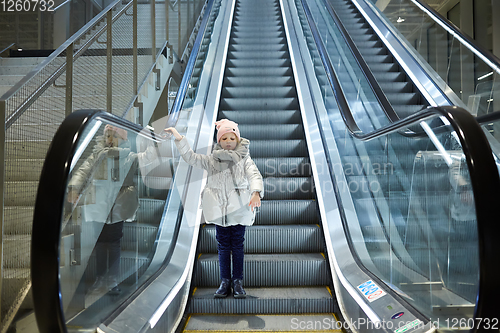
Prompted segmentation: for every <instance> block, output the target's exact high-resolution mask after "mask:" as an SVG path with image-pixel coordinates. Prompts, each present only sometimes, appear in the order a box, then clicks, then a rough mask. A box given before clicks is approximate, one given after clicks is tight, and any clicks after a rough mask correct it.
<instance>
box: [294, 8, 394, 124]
mask: <svg viewBox="0 0 500 333" xmlns="http://www.w3.org/2000/svg"><path fill="white" fill-rule="evenodd" d="M307 3H308V5H309V8H310V11H311V15H312V17H313V19H314V22H315V24H316V26H317V28H318V32H319V34H320V37H321V40H322V42H323V45H324V46H325V48H326V51H327V56H328V59H329V61H330V63H331V64H332V66H333V67H334V70H335V75H336V76H337V78H338V80H339V83H340V85H341V87H342V90H343V91H344V94H345V96H346V99H347V103H348V104H349V107H350V109H351V111H352V114H353V117H354V120H355V121H356V123H357V124H358V127H359V128H360V130H362V131H363V132H365V133H369V132H372V131H374V130H376V129H377V128H380V127H382V126H384V125H387V124H388V123H389V119H388V117H387V115H386V114H385V112H384V110H383V108H382V107H381V105H380V103H379V101H378V99H377V97H376V96H375V94H374V92H373V90H372V89H371V87H370V84H369V82H368V80H367V78H366V76H365V75H364V74H363V71H362V69H361V67H360V65H359V63H358V62H357V61H356V58H355V57H354V56H353V53H352V51H351V49H350V48H349V45H348V44H347V42H346V41H345V39H344V37H343V36H342V34H341V31H340V30H339V27H338V26H337V25H336V23H335V21H334V20H333V19H332V17H331V16H330V14H329V12H328V9H327V8H326V5H325V3H324V2H323V1H322V0H308V1H307ZM298 4H300V2H299V3H298ZM311 56H312V57H313V59H315V63H316V64H317V65H316V68H318V67H319V66H321V61H320V59H319V57H318V56H317V55H316V54H314V53H312V54H311ZM318 69H319V70H320V71H322V69H321V68H318ZM319 82H320V84H321V85H326V86H329V83H328V80H327V79H326V76H325V77H323V78H322V79H321V80H319ZM327 90H329V88H327ZM323 94H325V103H327V104H328V105H333V104H336V101H335V98H334V96H333V95H330V96H326V95H327V93H326V90H325V91H323Z"/></svg>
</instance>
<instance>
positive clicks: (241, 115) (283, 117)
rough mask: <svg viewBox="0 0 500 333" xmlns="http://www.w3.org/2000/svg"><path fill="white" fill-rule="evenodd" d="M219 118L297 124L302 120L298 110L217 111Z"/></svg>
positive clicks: (256, 122)
mask: <svg viewBox="0 0 500 333" xmlns="http://www.w3.org/2000/svg"><path fill="white" fill-rule="evenodd" d="M219 112H220V115H221V118H227V119H231V120H233V121H235V122H237V123H238V124H240V125H241V124H258V123H264V124H298V123H301V122H302V118H301V115H300V111H298V110H267V111H256V110H252V111H250V110H238V111H229V110H221V111H219Z"/></svg>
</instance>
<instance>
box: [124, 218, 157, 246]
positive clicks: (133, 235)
mask: <svg viewBox="0 0 500 333" xmlns="http://www.w3.org/2000/svg"><path fill="white" fill-rule="evenodd" d="M158 222H159V221H158ZM157 234H158V227H155V226H152V225H147V224H141V223H125V225H124V226H123V237H122V241H121V248H122V250H130V251H134V250H137V251H139V252H149V251H151V249H152V247H153V245H154V243H155V241H156V236H157Z"/></svg>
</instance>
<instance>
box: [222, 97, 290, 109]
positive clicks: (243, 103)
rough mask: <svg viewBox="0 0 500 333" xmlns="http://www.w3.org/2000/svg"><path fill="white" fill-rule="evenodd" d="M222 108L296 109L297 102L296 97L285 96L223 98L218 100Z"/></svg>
mask: <svg viewBox="0 0 500 333" xmlns="http://www.w3.org/2000/svg"><path fill="white" fill-rule="evenodd" d="M220 108H221V109H224V110H238V109H239V110H241V109H244V110H266V109H273V110H297V109H298V108H299V102H298V99H297V98H296V97H286V98H280V99H275V98H259V99H256V98H224V99H223V100H221V102H220Z"/></svg>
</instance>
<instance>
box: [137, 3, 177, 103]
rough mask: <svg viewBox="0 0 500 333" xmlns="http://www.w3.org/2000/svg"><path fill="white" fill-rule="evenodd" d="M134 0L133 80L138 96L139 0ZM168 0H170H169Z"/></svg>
mask: <svg viewBox="0 0 500 333" xmlns="http://www.w3.org/2000/svg"><path fill="white" fill-rule="evenodd" d="M133 1H134V4H133V7H134V13H133V27H132V30H133V37H132V39H133V46H132V48H133V58H134V59H133V61H134V69H133V71H134V74H133V75H134V78H133V81H134V95H135V96H137V94H138V89H139V88H138V82H137V80H138V76H139V75H138V73H137V72H138V67H139V66H138V54H137V0H133ZM167 1H168V0H167Z"/></svg>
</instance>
